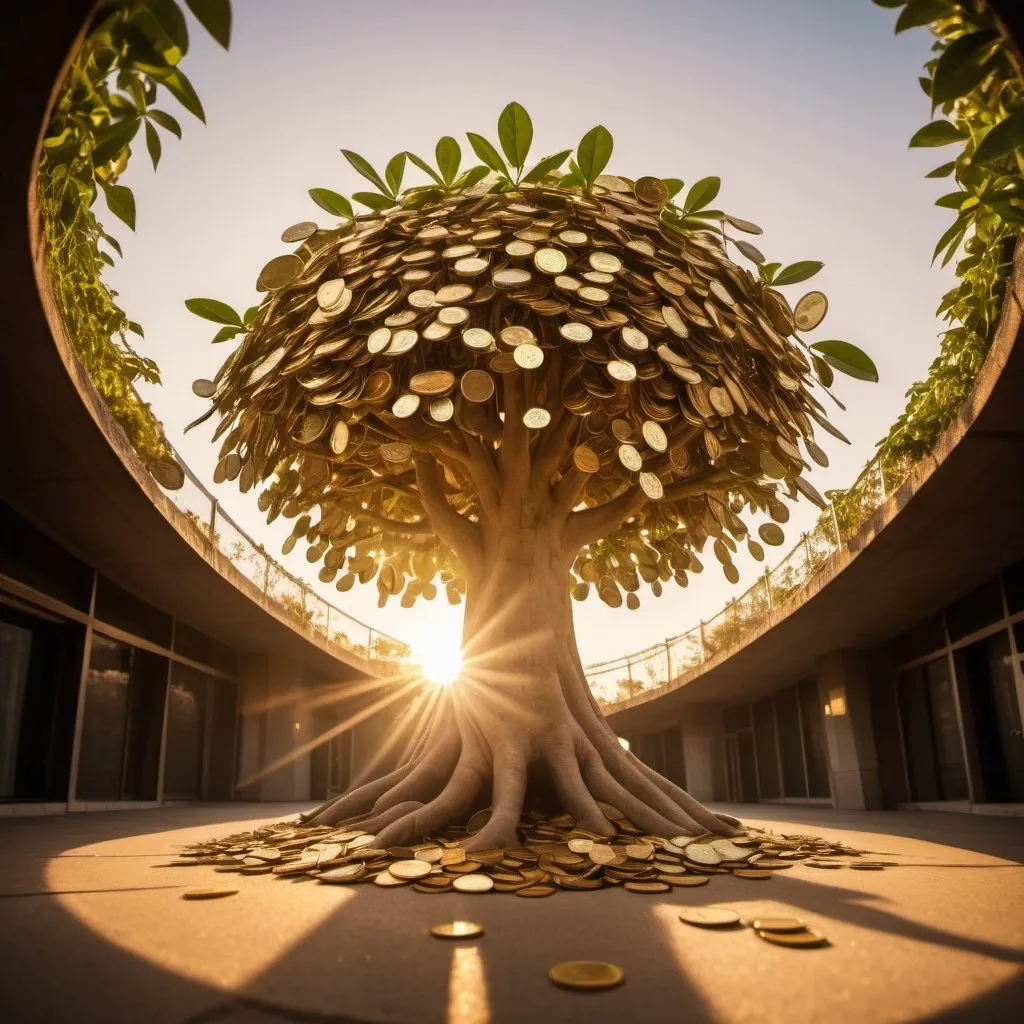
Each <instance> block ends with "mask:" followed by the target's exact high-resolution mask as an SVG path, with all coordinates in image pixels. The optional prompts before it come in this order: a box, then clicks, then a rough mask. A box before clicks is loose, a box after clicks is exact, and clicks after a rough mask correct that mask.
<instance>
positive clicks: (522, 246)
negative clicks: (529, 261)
mask: <svg viewBox="0 0 1024 1024" xmlns="http://www.w3.org/2000/svg"><path fill="white" fill-rule="evenodd" d="M536 248H537V247H536V246H535V245H534V244H533V243H532V242H521V241H519V239H515V240H514V241H511V242H509V243H508V245H506V246H505V252H506V253H507V254H508V255H509V256H512V257H515V258H516V259H523V258H525V257H526V256H532V255H533V254H534V252H535V250H536Z"/></svg>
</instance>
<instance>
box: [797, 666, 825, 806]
mask: <svg viewBox="0 0 1024 1024" xmlns="http://www.w3.org/2000/svg"><path fill="white" fill-rule="evenodd" d="M799 691H800V725H801V728H802V730H803V737H804V756H805V757H806V758H807V784H808V787H809V790H808V794H807V795H808V796H811V797H825V798H828V797H829V796H830V795H831V792H832V791H831V788H830V786H829V772H828V749H827V747H826V745H825V713H824V711H823V710H822V706H821V704H820V703H819V701H818V684H817V682H816V680H814V679H805V680H804V681H803V682H802V683H801V684H800V686H799Z"/></svg>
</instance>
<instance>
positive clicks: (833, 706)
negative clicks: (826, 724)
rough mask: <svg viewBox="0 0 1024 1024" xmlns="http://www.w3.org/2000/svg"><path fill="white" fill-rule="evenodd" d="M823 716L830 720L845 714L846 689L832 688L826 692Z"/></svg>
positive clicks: (840, 687) (842, 687)
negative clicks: (826, 697) (826, 698)
mask: <svg viewBox="0 0 1024 1024" xmlns="http://www.w3.org/2000/svg"><path fill="white" fill-rule="evenodd" d="M825 714H826V715H827V716H829V717H832V718H837V717H839V716H840V715H845V714H846V687H844V686H832V687H829V691H828V703H827V704H826V705H825Z"/></svg>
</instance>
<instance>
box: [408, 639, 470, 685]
mask: <svg viewBox="0 0 1024 1024" xmlns="http://www.w3.org/2000/svg"><path fill="white" fill-rule="evenodd" d="M417 655H418V660H419V663H420V668H421V670H422V672H423V676H424V678H425V679H426V680H427V681H428V682H430V683H433V684H434V686H451V685H452V683H454V682H455V680H456V679H458V678H459V675H460V673H461V672H462V652H461V651H460V650H459V649H458V648H457V647H448V646H442V645H441V644H436V645H431V646H430V647H423V648H421V649H420V650H419V651H418V652H417Z"/></svg>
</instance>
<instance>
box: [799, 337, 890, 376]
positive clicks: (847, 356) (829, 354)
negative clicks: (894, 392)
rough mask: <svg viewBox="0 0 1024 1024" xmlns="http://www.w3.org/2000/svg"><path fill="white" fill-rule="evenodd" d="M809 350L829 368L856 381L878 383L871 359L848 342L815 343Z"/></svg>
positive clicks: (876, 372)
mask: <svg viewBox="0 0 1024 1024" xmlns="http://www.w3.org/2000/svg"><path fill="white" fill-rule="evenodd" d="M811 349H812V350H813V351H815V352H817V353H819V354H820V355H821V358H822V359H824V360H825V362H826V363H828V364H829V366H831V367H833V368H834V369H836V370H838V371H839V372H840V373H845V374H846V375H847V376H849V377H856V378H857V380H867V381H871V383H873V384H877V383H878V370H877V368H876V367H875V364H874V363H873V362H872V361H871V357H870V356H869V355H868V354H867V353H866V352H862V351H861V350H860V349H859V348H857V346H856V345H851V344H850V343H849V342H848V341H835V340H832V341H816V342H815V343H814V344H813V345H811Z"/></svg>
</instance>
